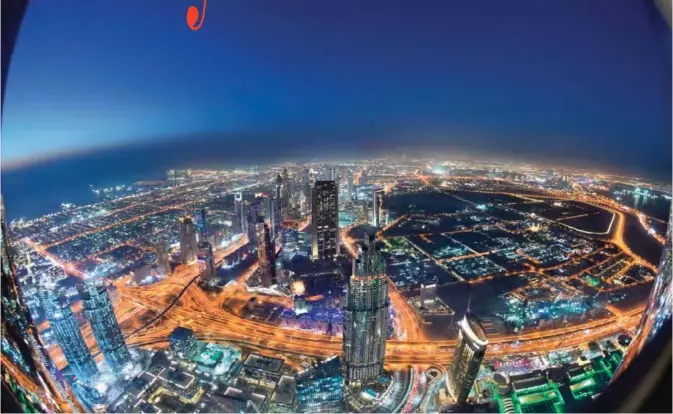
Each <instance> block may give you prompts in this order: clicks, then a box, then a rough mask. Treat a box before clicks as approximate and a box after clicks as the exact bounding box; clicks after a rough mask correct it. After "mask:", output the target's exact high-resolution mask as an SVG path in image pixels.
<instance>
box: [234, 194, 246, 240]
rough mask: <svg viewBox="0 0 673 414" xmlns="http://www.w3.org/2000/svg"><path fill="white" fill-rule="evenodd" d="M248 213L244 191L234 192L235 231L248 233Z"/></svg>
mask: <svg viewBox="0 0 673 414" xmlns="http://www.w3.org/2000/svg"><path fill="white" fill-rule="evenodd" d="M247 213H248V212H247V211H246V208H245V202H244V201H243V193H240V192H238V193H236V194H234V221H233V227H234V232H236V233H243V234H247V232H248V230H247V223H248V222H247Z"/></svg>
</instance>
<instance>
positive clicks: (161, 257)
mask: <svg viewBox="0 0 673 414" xmlns="http://www.w3.org/2000/svg"><path fill="white" fill-rule="evenodd" d="M154 251H155V253H156V255H157V267H158V269H159V271H160V272H161V274H162V275H163V276H168V275H170V274H171V262H170V259H169V257H168V246H167V245H166V241H165V240H160V241H157V242H156V243H154Z"/></svg>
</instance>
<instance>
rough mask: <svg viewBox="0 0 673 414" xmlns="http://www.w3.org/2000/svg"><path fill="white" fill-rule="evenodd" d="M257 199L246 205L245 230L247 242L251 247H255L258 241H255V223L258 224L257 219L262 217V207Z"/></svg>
mask: <svg viewBox="0 0 673 414" xmlns="http://www.w3.org/2000/svg"><path fill="white" fill-rule="evenodd" d="M260 201H261V200H260V199H259V198H255V200H253V201H252V203H250V205H248V215H247V218H246V220H247V222H248V223H247V225H246V227H247V229H248V240H249V241H250V245H251V246H257V245H258V244H259V241H258V240H257V223H259V218H260V217H263V216H262V206H261V203H260Z"/></svg>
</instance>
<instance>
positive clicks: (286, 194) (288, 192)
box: [283, 168, 292, 220]
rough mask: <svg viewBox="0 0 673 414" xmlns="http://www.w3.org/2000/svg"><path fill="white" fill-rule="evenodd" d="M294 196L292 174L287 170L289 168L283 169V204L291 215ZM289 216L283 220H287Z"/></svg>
mask: <svg viewBox="0 0 673 414" xmlns="http://www.w3.org/2000/svg"><path fill="white" fill-rule="evenodd" d="M291 198H292V184H291V183H290V174H289V173H288V172H287V168H284V169H283V204H284V205H285V214H286V215H289V214H290V211H291V210H292V204H291V201H292V200H291ZM288 218H289V216H286V217H283V220H287V219H288Z"/></svg>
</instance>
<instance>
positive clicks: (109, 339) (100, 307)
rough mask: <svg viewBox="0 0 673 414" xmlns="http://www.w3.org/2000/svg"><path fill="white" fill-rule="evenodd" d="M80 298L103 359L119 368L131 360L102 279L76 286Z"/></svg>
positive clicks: (113, 366) (114, 367)
mask: <svg viewBox="0 0 673 414" xmlns="http://www.w3.org/2000/svg"><path fill="white" fill-rule="evenodd" d="M78 289H79V296H80V298H81V299H82V305H83V308H84V316H86V318H87V319H88V320H89V323H90V324H91V330H92V331H93V336H94V337H95V338H96V342H98V348H100V350H101V352H102V353H103V356H104V357H105V361H107V363H108V364H109V365H110V366H111V367H112V368H113V369H117V370H119V369H121V368H122V367H123V366H124V365H125V364H126V363H127V362H129V361H130V360H131V355H130V354H129V350H128V348H127V346H126V342H125V341H124V335H122V331H121V329H119V324H118V323H117V318H116V316H115V313H114V309H113V308H112V302H111V301H110V296H109V295H108V292H107V288H106V287H105V284H104V282H103V280H102V279H94V280H89V281H86V282H84V283H83V284H81V285H79V286H78Z"/></svg>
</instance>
